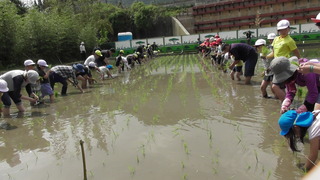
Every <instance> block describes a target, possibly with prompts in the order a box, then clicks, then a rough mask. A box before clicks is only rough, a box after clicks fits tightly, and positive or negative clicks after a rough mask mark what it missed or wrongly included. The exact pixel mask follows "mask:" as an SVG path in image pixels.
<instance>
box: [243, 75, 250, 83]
mask: <svg viewBox="0 0 320 180" xmlns="http://www.w3.org/2000/svg"><path fill="white" fill-rule="evenodd" d="M251 77H252V76H246V78H245V80H244V84H251Z"/></svg>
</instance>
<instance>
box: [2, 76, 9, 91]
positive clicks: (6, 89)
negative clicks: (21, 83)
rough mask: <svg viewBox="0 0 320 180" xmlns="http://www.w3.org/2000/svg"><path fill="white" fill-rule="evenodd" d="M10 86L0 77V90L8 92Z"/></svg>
mask: <svg viewBox="0 0 320 180" xmlns="http://www.w3.org/2000/svg"><path fill="white" fill-rule="evenodd" d="M8 91H9V88H8V84H7V82H6V81H5V80H3V79H0V92H8Z"/></svg>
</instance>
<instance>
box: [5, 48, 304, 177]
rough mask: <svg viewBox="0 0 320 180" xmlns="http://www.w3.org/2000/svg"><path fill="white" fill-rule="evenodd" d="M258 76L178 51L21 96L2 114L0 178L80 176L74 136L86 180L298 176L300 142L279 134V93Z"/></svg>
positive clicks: (301, 154)
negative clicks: (49, 92) (236, 76)
mask: <svg viewBox="0 0 320 180" xmlns="http://www.w3.org/2000/svg"><path fill="white" fill-rule="evenodd" d="M258 69H259V67H258ZM94 75H95V76H97V74H94ZM260 81H261V76H259V75H257V76H255V77H254V78H253V85H251V86H247V85H243V82H238V81H232V80H230V78H229V75H228V74H226V73H223V72H221V71H218V70H217V69H215V68H213V67H212V66H211V65H210V63H209V61H202V60H201V59H200V58H199V56H198V55H197V54H184V55H174V56H163V57H158V58H157V59H156V60H152V61H150V62H148V63H147V64H144V65H142V66H140V67H139V66H138V67H136V68H135V69H133V70H132V71H130V72H125V73H123V74H121V75H119V76H118V77H117V78H115V79H112V80H105V81H98V83H97V84H95V85H94V86H92V87H90V88H89V89H87V90H86V91H87V92H86V93H84V94H80V93H79V92H78V90H77V89H75V88H74V87H72V86H69V89H68V94H69V95H68V96H66V97H61V96H58V97H57V98H56V102H55V103H53V104H46V105H41V106H38V107H30V106H29V105H28V104H27V102H25V103H26V104H25V105H26V107H28V108H27V112H26V113H24V114H23V115H18V114H17V113H15V112H16V110H13V111H12V112H13V114H12V118H6V119H4V120H6V121H8V122H9V123H11V124H12V125H15V126H17V127H18V128H17V129H14V130H10V131H6V130H0V133H1V136H0V179H1V180H11V179H17V180H46V179H47V180H57V179H68V180H79V179H83V167H82V157H81V149H80V143H79V141H80V140H83V141H84V150H85V154H86V165H87V176H88V179H90V180H91V179H92V180H93V179H94V180H102V179H110V180H126V179H135V180H150V179H153V180H163V179H167V180H176V179H196V180H200V179H201V180H204V179H237V180H248V179H300V178H301V177H302V176H303V175H304V174H303V172H301V171H300V170H298V169H297V168H296V166H295V164H296V163H298V162H300V161H304V157H303V153H306V154H307V153H308V152H307V151H308V143H306V146H305V150H303V151H302V153H299V154H293V153H292V152H291V150H290V149H289V148H288V146H287V143H286V140H285V139H284V138H283V137H282V136H280V135H279V127H278V124H277V120H278V118H279V116H280V115H279V106H280V102H278V100H275V99H263V98H261V94H260ZM60 89H61V87H60V86H59V87H57V88H56V91H60ZM268 91H269V94H271V93H270V89H268ZM1 119H2V120H3V118H1ZM305 151H306V152H305Z"/></svg>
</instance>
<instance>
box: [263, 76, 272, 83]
mask: <svg viewBox="0 0 320 180" xmlns="http://www.w3.org/2000/svg"><path fill="white" fill-rule="evenodd" d="M272 79H273V75H270V76H264V77H263V80H265V81H268V82H269V81H272Z"/></svg>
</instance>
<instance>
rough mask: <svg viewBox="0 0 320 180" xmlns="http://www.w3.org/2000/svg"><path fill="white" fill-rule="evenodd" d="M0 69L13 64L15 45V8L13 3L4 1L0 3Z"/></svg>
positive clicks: (16, 18) (17, 17)
mask: <svg viewBox="0 0 320 180" xmlns="http://www.w3.org/2000/svg"><path fill="white" fill-rule="evenodd" d="M0 9H1V11H0V67H3V66H6V67H7V66H8V65H10V64H14V63H16V62H13V59H14V58H15V57H17V56H16V55H15V51H14V46H15V44H16V37H15V35H16V29H17V23H16V22H17V20H19V19H20V16H18V15H17V12H18V10H17V8H16V6H15V4H14V3H12V2H10V1H8V0H4V1H0Z"/></svg>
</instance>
